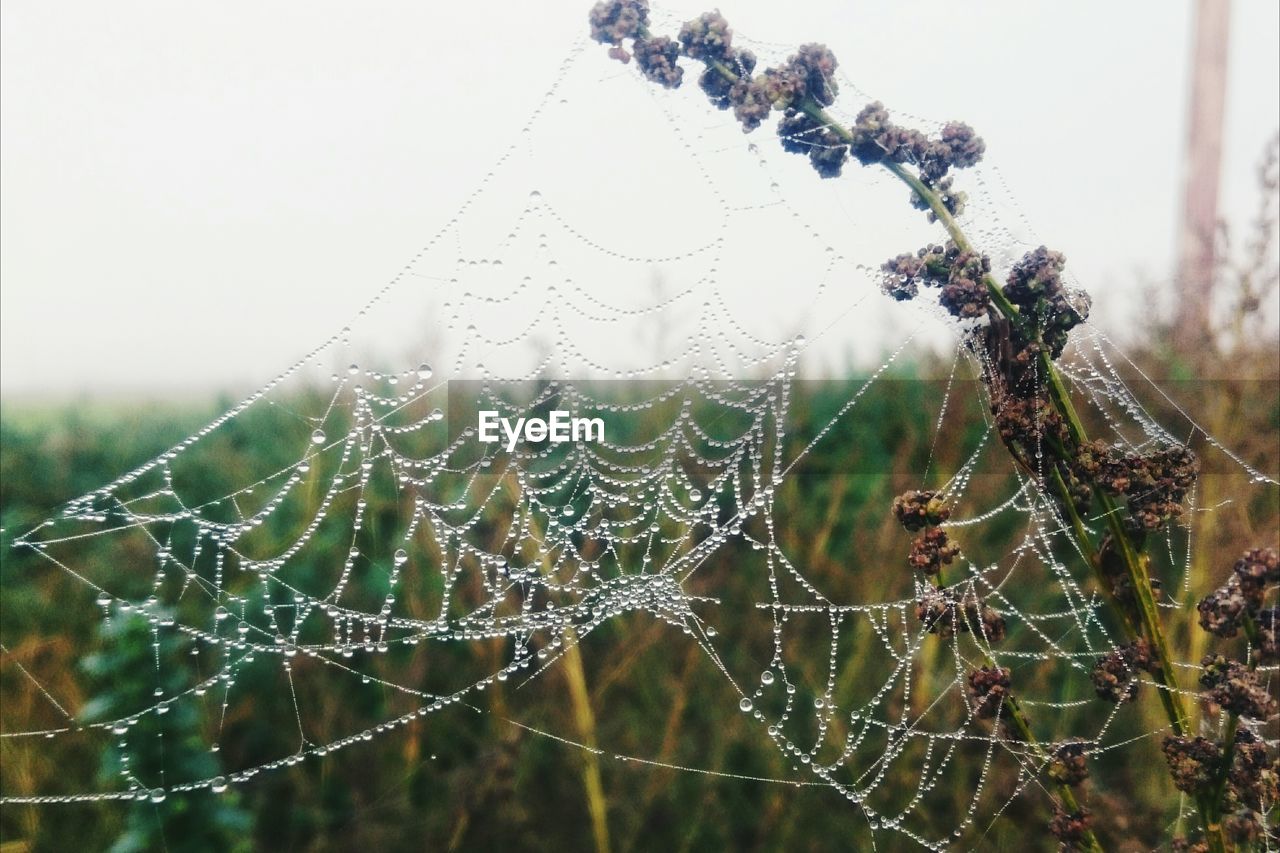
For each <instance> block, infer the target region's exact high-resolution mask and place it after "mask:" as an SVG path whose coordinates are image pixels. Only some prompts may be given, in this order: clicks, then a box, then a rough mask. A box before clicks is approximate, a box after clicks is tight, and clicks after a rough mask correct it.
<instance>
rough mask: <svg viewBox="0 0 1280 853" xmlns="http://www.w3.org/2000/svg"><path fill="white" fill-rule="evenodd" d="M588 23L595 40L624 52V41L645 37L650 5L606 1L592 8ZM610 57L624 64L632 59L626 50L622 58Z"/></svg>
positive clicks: (633, 0) (627, 0) (641, 1)
mask: <svg viewBox="0 0 1280 853" xmlns="http://www.w3.org/2000/svg"><path fill="white" fill-rule="evenodd" d="M588 21H589V22H590V24H591V37H592V38H593V39H595V40H596V41H598V42H600V43H601V44H607V45H612V46H613V47H614V48H617V49H619V50H622V43H623V41H625V40H627V39H636V38H640V37H641V36H643V35H644V33H645V28H646V27H647V26H648V25H649V3H648V0H606V2H601V3H597V4H596V5H595V6H594V7H592V9H591V13H590V15H589V16H588ZM610 55H611V56H613V57H614V58H615V59H621V60H622V61H623V62H626V61H628V60H629V59H630V56H628V55H627V54H626V51H625V50H623V53H622V55H621V56H619V55H617V54H614V53H612V52H610Z"/></svg>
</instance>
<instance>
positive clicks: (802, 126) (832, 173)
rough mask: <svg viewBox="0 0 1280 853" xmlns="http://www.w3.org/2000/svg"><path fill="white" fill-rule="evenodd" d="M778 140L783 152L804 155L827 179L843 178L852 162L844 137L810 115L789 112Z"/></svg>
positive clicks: (789, 109) (781, 123) (779, 129)
mask: <svg viewBox="0 0 1280 853" xmlns="http://www.w3.org/2000/svg"><path fill="white" fill-rule="evenodd" d="M778 139H779V140H780V141H781V142H782V150H784V151H790V152H792V153H794V154H804V155H807V156H808V158H809V162H810V163H812V164H813V168H814V169H815V170H817V172H818V174H819V175H821V176H822V177H824V178H834V177H838V176H839V175H840V172H841V170H842V169H843V168H844V164H845V161H846V160H848V159H849V146H848V145H847V144H846V143H845V142H844V140H843V139H841V137H840V134H838V133H836V131H835V130H834V129H832V127H831V126H830V125H828V124H823V123H821V122H819V121H818V120H817V119H815V118H813V117H812V116H810V115H809V114H808V113H805V112H800V111H799V110H796V109H793V108H788V109H787V110H786V112H785V113H783V116H782V121H780V122H778Z"/></svg>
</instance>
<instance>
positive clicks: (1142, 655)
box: [1093, 638, 1156, 704]
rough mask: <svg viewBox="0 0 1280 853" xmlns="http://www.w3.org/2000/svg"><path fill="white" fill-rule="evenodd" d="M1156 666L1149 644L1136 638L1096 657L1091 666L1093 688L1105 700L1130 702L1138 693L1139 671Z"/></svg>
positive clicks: (1152, 668)
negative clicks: (1095, 661) (1096, 659)
mask: <svg viewBox="0 0 1280 853" xmlns="http://www.w3.org/2000/svg"><path fill="white" fill-rule="evenodd" d="M1155 668H1156V667H1155V655H1154V654H1153V653H1152V651H1151V644H1150V643H1148V642H1147V641H1146V640H1145V639H1142V638H1139V639H1137V640H1134V641H1133V642H1132V643H1129V644H1127V645H1123V646H1120V647H1119V648H1117V649H1115V650H1114V651H1112V652H1111V654H1109V655H1106V656H1104V657H1100V658H1098V661H1097V663H1095V664H1094V666H1093V689H1094V690H1095V691H1097V694H1098V696H1100V697H1101V698H1103V699H1106V700H1107V701H1108V702H1115V703H1116V704H1120V703H1122V702H1130V701H1132V700H1133V699H1134V698H1135V697H1136V696H1137V695H1138V681H1137V676H1138V674H1139V673H1142V672H1151V671H1153V670H1154V669H1155Z"/></svg>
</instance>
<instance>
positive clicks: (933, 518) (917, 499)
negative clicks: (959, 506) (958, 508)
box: [893, 490, 951, 533]
mask: <svg viewBox="0 0 1280 853" xmlns="http://www.w3.org/2000/svg"><path fill="white" fill-rule="evenodd" d="M893 515H894V517H895V518H897V519H898V523H899V524H901V525H902V526H903V527H905V528H906V529H907V530H909V531H910V532H912V533H915V532H916V531H917V530H921V529H922V528H924V527H927V526H934V525H939V524H942V523H943V522H945V521H946V520H947V519H949V518H950V517H951V510H950V509H949V508H948V507H947V503H946V501H945V500H944V499H943V498H942V495H941V494H940V493H939V492H935V491H929V490H923V491H917V490H913V491H910V492H903V493H902V494H901V495H899V496H898V497H896V498H894V499H893Z"/></svg>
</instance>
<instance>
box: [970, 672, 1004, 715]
mask: <svg viewBox="0 0 1280 853" xmlns="http://www.w3.org/2000/svg"><path fill="white" fill-rule="evenodd" d="M1009 676H1010V672H1009V670H1008V669H1007V668H1006V667H1003V666H995V667H991V666H984V667H981V668H980V669H975V670H974V671H973V672H970V673H969V698H970V699H972V700H973V713H974V714H975V715H976V716H977V717H979V718H981V719H984V720H989V719H991V718H992V717H994V716H995V715H996V713H997V712H998V711H999V710H1000V706H1001V705H1003V704H1004V700H1005V699H1007V698H1008V697H1009V687H1010V684H1011V682H1010V680H1009Z"/></svg>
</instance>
